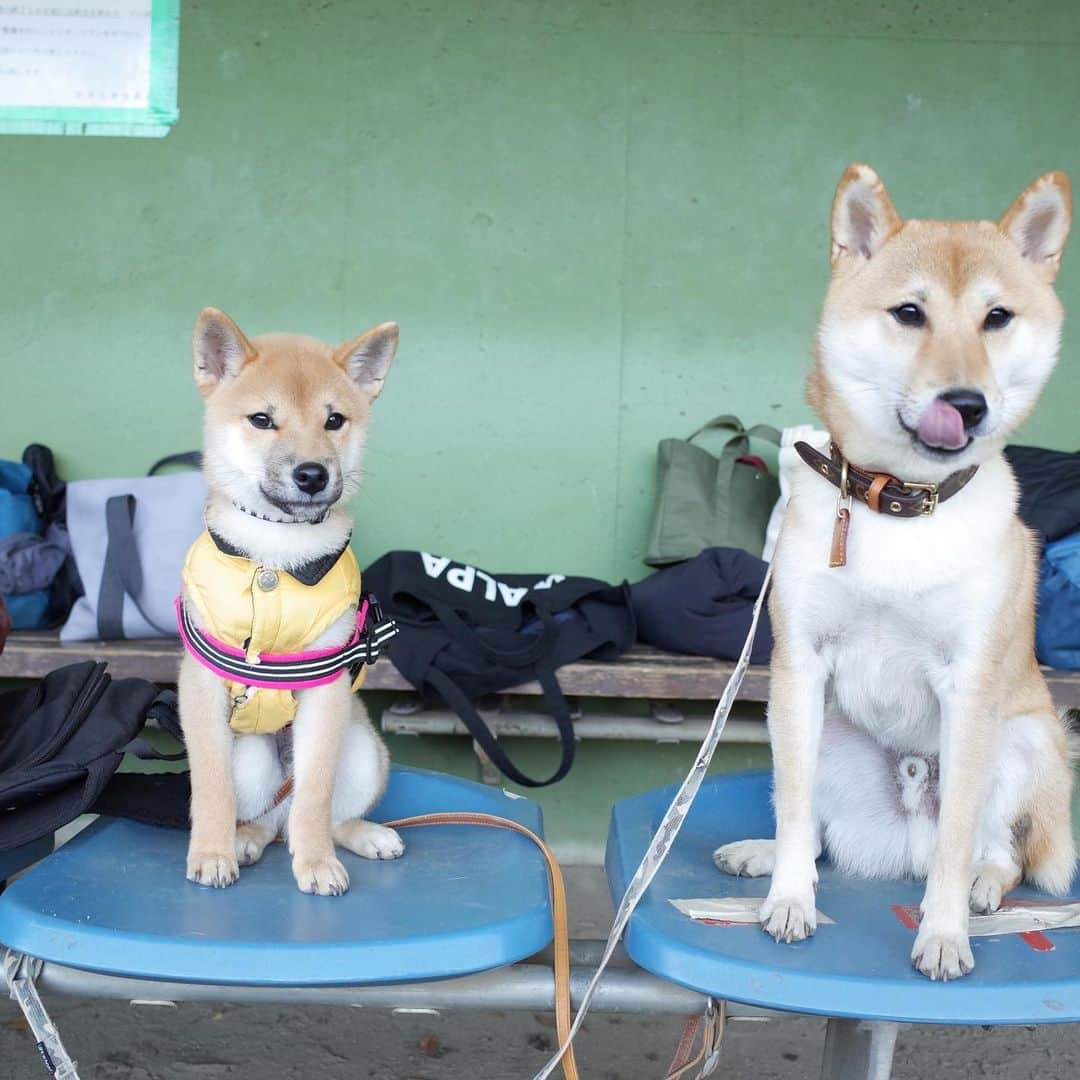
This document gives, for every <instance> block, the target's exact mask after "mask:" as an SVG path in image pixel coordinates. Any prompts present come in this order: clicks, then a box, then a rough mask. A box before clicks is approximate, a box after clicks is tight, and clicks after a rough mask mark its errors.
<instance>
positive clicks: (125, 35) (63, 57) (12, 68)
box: [0, 0, 179, 135]
mask: <svg viewBox="0 0 1080 1080" xmlns="http://www.w3.org/2000/svg"><path fill="white" fill-rule="evenodd" d="M178 22H179V0H0V131H5V132H16V133H22V134H94V135H105V134H123V135H162V134H165V132H167V131H168V129H169V127H170V126H171V125H172V124H174V123H175V122H176V119H177V109H176V65H177V36H178V34H177V29H178Z"/></svg>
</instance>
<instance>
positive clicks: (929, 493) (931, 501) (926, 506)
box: [903, 480, 941, 517]
mask: <svg viewBox="0 0 1080 1080" xmlns="http://www.w3.org/2000/svg"><path fill="white" fill-rule="evenodd" d="M903 486H904V487H906V488H907V489H908V490H909V491H925V492H926V497H925V499H924V500H923V505H922V516H923V517H930V515H931V514H932V513H933V512H934V511H935V510H936V509H937V508H938V503H940V502H941V492H940V491H939V489H938V485H937V484H920V483H917V482H916V481H914V480H906V481H903Z"/></svg>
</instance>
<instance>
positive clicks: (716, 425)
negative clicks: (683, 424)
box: [686, 413, 780, 446]
mask: <svg viewBox="0 0 1080 1080" xmlns="http://www.w3.org/2000/svg"><path fill="white" fill-rule="evenodd" d="M714 429H718V430H721V431H733V432H735V437H734V438H733V439H731V440H729V442H735V441H736V440H737V439H740V438H742V439H751V438H753V439H763V440H764V441H765V442H771V443H774V444H775V445H776V446H779V445H780V432H779V430H778V429H776V428H774V427H773V426H772V425H771V424H755V425H754V426H753V427H749V428H747V427H743V424H742V421H741V420H740V419H739V418H738V417H737V416H733V415H731V414H730V413H729V414H727V415H724V416H714V417H713V418H712V419H711V420H710V421H709V422H708V423H707V424H702V425H701V427H699V428H698V429H697V431H695V432H694V434H693V435H691V436H690V438H689V439H687V440H686V441H687V442H693V441H694V440H695V439H696V438H697V437H698V436H699V435H703V434H704V433H705V432H706V431H712V430H714Z"/></svg>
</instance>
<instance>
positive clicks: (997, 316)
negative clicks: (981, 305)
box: [983, 307, 1013, 330]
mask: <svg viewBox="0 0 1080 1080" xmlns="http://www.w3.org/2000/svg"><path fill="white" fill-rule="evenodd" d="M1012 320H1013V313H1012V312H1011V311H1009V309H1008V308H1003V307H996V308H991V309H990V310H989V311H988V312H987V313H986V318H985V319H983V329H984V330H1000V329H1002V327H1005V326H1008V325H1009V323H1011V322H1012Z"/></svg>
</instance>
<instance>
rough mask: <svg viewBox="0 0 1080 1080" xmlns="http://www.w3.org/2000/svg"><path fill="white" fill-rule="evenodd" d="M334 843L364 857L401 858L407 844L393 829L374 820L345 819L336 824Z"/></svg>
mask: <svg viewBox="0 0 1080 1080" xmlns="http://www.w3.org/2000/svg"><path fill="white" fill-rule="evenodd" d="M334 843H336V844H340V845H341V846H342V847H343V848H347V849H348V850H349V851H351V852H352V853H353V854H354V855H359V856H360V857H361V858H363V859H399V858H400V857H401V856H402V855H404V854H405V844H404V842H403V841H402V839H401V837H400V836H398V834H397V833H396V832H394V830H393V829H388V828H387V827H386V826H385V825H376V824H375V822H373V821H343V822H341V823H340V824H339V825H335V826H334Z"/></svg>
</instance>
